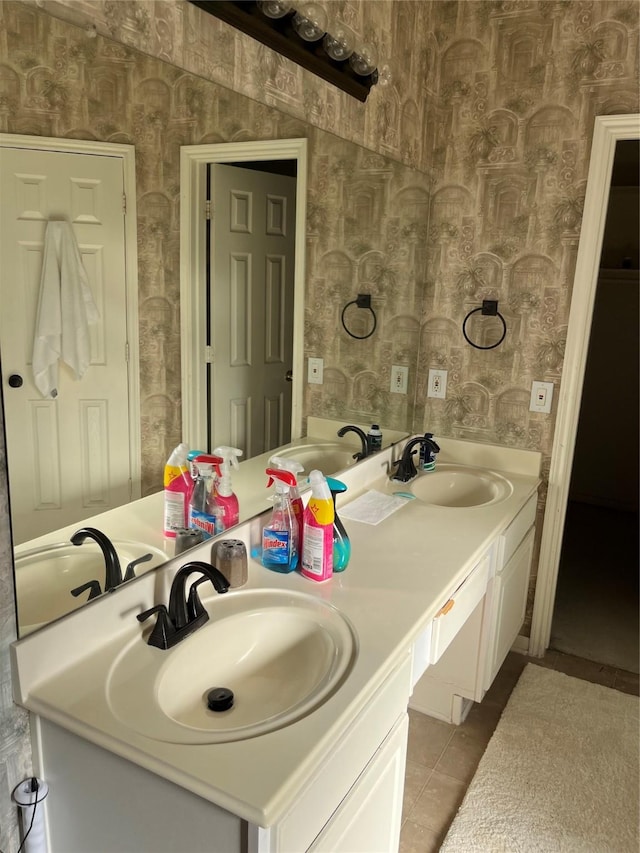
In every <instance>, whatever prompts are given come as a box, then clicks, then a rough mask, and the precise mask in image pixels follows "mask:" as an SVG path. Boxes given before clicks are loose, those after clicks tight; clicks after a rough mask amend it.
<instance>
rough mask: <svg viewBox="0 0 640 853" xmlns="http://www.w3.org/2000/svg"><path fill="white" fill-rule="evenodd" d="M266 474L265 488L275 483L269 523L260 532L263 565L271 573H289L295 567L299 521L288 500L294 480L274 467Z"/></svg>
mask: <svg viewBox="0 0 640 853" xmlns="http://www.w3.org/2000/svg"><path fill="white" fill-rule="evenodd" d="M267 474H268V475H269V479H268V481H267V488H269V486H271V485H272V484H273V483H275V486H276V493H275V495H274V499H273V511H272V513H271V520H270V521H269V523H268V524H267V526H266V527H265V528H264V529H263V531H262V565H263V566H265V568H267V569H271V570H272V571H274V572H282V573H288V572H292V571H294V569H296V567H297V565H298V548H297V543H298V522H297V521H296V517H295V514H294V512H293V508H292V506H291V500H290V498H289V490H290V488H291V487H292V486H295V484H296V478H295V476H294V475H293V474H290V473H289V472H288V471H278V469H277V468H267Z"/></svg>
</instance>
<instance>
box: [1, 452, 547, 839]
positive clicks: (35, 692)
mask: <svg viewBox="0 0 640 853" xmlns="http://www.w3.org/2000/svg"><path fill="white" fill-rule="evenodd" d="M440 444H441V448H442V451H441V455H440V457H439V458H441V459H442V460H443V461H445V462H446V461H456V462H461V463H464V464H475V465H479V466H482V467H490V468H491V469H493V470H496V471H500V472H502V473H506V472H508V478H509V480H510V481H511V483H512V485H513V492H512V494H511V496H510V497H509V498H507V499H506V500H504V501H502V502H500V503H495V504H488V505H485V506H481V507H471V508H465V509H462V508H448V507H438V506H427V505H425V504H423V503H421V502H419V501H417V500H415V501H409V502H407V504H406V505H405V506H403V507H401V508H400V509H399V510H397V511H396V512H395V513H394V514H392V515H391V516H390V517H388V518H387V519H385V520H384V521H383V522H381V523H380V524H378V525H375V526H374V525H370V524H364V523H359V522H355V521H346V520H345V521H344V524H345V527H346V528H347V531H348V534H349V537H350V539H351V544H352V558H351V562H350V564H349V566H348V567H347V569H346V571H345V572H343V573H341V574H336V575H334V576H333V578H332V579H331V580H330V581H327V582H325V583H322V584H317V583H314V582H313V581H309V580H307V579H305V578H303V577H302V576H300V575H299V574H297V573H293V574H288V575H280V574H277V573H274V572H270V571H269V570H267V569H265V568H263V567H262V566H261V565H260V564H259V563H258V562H256V561H250V568H249V582H248V584H247V585H246V586H245V587H242V588H241V589H240V590H238V591H233V590H232V591H230V592H229V593H227V594H228V595H235V594H242V591H243V590H245V589H247V588H280V589H289V590H296V591H300V592H305V593H311V594H314V595H317V596H319V597H320V598H322V599H323V600H324V601H326V602H329V603H330V604H332V605H334V606H335V607H336V608H337V609H338V610H339V611H340V612H341V613H342V614H343V615H344V616H345V617H346V618H347V619H348V620H349V622H350V623H351V625H352V626H353V629H354V631H355V634H356V636H357V643H358V653H357V657H356V660H355V663H354V665H353V669H352V671H351V672H350V674H349V675H348V677H347V679H346V681H345V682H344V684H343V685H342V686H341V687H340V689H339V690H337V692H336V693H335V694H334V695H333V696H331V697H330V698H329V699H328V700H327V701H326V702H325V703H324V704H323V705H321V706H320V707H319V708H318V709H316V710H315V711H313V712H312V713H311V714H309V715H308V716H307V717H304V718H303V719H301V720H299V721H297V722H295V723H293V724H291V725H289V726H287V727H286V728H283V729H280V730H278V731H274V732H271V733H270V734H266V735H262V736H260V737H257V738H253V739H250V740H244V741H237V742H232V743H222V744H211V745H199V746H184V745H176V744H169V743H164V742H160V741H155V740H151V739H149V738H146V737H144V736H142V735H139V734H137V733H136V732H135V731H133V730H131V729H129V728H128V727H126V726H125V725H123V724H122V723H120V722H119V721H118V720H117V719H116V718H115V717H114V716H113V715H112V714H111V712H110V711H109V708H108V703H107V701H106V689H105V685H106V682H107V677H108V672H109V669H110V666H111V665H112V663H113V661H114V658H115V656H116V654H117V652H118V650H119V649H121V648H122V647H123V646H124V644H125V641H126V639H127V638H128V637H132V636H134V635H135V634H136V632H137V633H141V631H142V629H141V626H139V625H138V623H137V621H136V619H135V615H136V614H137V613H139V612H141V611H142V610H143V609H145V608H147V607H150V606H151V605H152V604H154V603H158V602H161V601H164V602H166V601H167V597H168V587H169V585H170V582H171V578H172V576H173V574H174V572H175V569H176V568H177V566H178V565H179V564H180V563H182V562H185V560H184V555H183V556H182V557H181V558H178V560H175V561H172V562H170V563H169V564H168V565H167V566H166V567H165V568H164V569H162V568H160V569H158V570H157V571H156V572H152V573H149V574H147V575H144V576H142V577H140V578H139V579H137V580H136V581H135V582H133V583H130V584H126V585H124V586H123V587H120V588H119V589H118V590H117V591H116V593H114V594H113V595H110V596H103V597H102V598H101V599H99V600H97V601H96V602H95V603H91V604H89V605H87V606H86V607H84V608H82V609H81V610H78V611H76V612H75V613H73V614H71V615H70V616H68V617H66V618H64V619H63V620H61V621H59V622H57V623H54V624H52V625H50V626H48V627H46V628H43V629H42V630H41V631H37V632H35V633H34V634H32V635H30V636H29V637H27V638H25V639H24V640H21V641H19V642H17V643H15V644H14V645H13V647H12V657H13V661H12V664H13V667H12V668H13V673H14V696H15V698H16V701H18V702H19V703H20V704H22V705H24V706H25V707H27V708H28V709H30V710H31V711H33V712H35V713H37V714H40V715H42V716H43V717H45V718H47V719H50V720H52V721H53V722H55V723H58V724H59V725H61V726H62V727H64V728H66V729H68V730H70V731H72V732H75V733H76V734H78V735H80V736H82V737H85V738H87V739H88V740H90V741H92V742H94V743H96V744H98V745H100V746H103V747H104V748H106V749H108V750H110V751H112V752H114V753H116V754H118V755H120V756H123V757H125V758H127V759H129V760H131V761H133V762H135V763H137V764H139V765H141V766H143V767H145V768H147V769H149V770H151V771H153V772H157V773H158V774H160V775H162V776H163V777H164V778H166V779H169V780H171V781H173V782H175V783H176V784H178V785H181V786H182V787H184V788H186V789H188V790H190V791H193V792H194V793H196V794H198V795H200V796H202V797H203V798H205V799H207V800H210V801H211V802H214V803H216V804H218V805H219V806H221V807H223V808H225V809H228V810H229V811H230V812H232V813H234V814H236V815H239V816H240V817H242V818H244V819H246V820H248V821H250V822H252V823H255V824H258V825H260V826H271V825H273V824H274V823H275V822H277V821H278V820H279V819H280V818H281V817H282V816H283V815H284V814H285V813H286V811H287V810H288V808H290V806H291V805H292V803H294V802H295V799H296V797H297V795H298V792H299V791H300V788H301V786H302V785H304V784H305V782H306V781H308V780H309V779H310V778H311V776H312V775H313V773H314V772H315V770H316V769H317V767H318V766H319V764H320V762H321V761H322V760H323V759H324V757H325V756H326V755H328V754H329V753H330V751H331V749H332V747H333V746H334V745H335V743H336V742H337V740H338V739H339V738H340V737H341V736H342V735H343V734H344V733H345V732H347V731H348V729H349V727H350V725H351V724H352V723H353V720H354V718H355V716H356V715H357V714H358V712H359V711H360V710H362V709H363V708H364V707H365V706H366V705H367V704H368V703H369V702H370V701H371V700H372V699H373V698H374V697H375V695H376V691H377V690H378V689H379V687H380V685H381V684H382V683H383V681H384V680H385V678H386V677H387V676H388V675H389V673H390V672H392V670H393V669H394V667H395V666H396V665H397V664H398V662H399V661H400V660H402V658H403V657H404V656H405V655H406V654H407V653H408V650H409V649H410V647H411V644H412V642H413V641H414V640H415V638H416V637H417V636H418V634H419V632H420V631H421V630H422V629H423V628H424V627H425V626H426V625H427V624H428V622H429V620H430V619H431V618H433V616H434V615H435V613H436V612H437V610H438V609H439V608H440V606H441V605H442V604H443V603H444V602H446V600H447V599H448V597H449V595H450V593H451V592H453V591H454V590H455V589H456V587H457V586H458V585H459V584H460V583H461V582H462V580H464V578H465V577H466V575H467V574H468V573H469V571H470V570H471V569H472V568H473V566H474V565H475V564H476V562H477V560H478V559H479V558H480V557H481V556H482V554H483V553H484V551H485V550H486V548H487V547H488V546H489V545H490V544H491V543H492V541H493V540H494V539H495V538H496V536H497V535H498V534H499V533H500V532H501V531H502V530H503V529H504V528H505V527H506V526H507V525H508V524H509V522H510V521H511V520H512V519H513V518H514V517H515V515H516V514H517V513H518V511H519V510H520V509H521V508H522V507H523V506H524V505H525V503H526V502H527V500H528V499H529V498H530V496H531V495H532V494H533V493H534V492H535V490H536V488H537V485H538V483H539V479H538V473H539V465H540V455H539V454H538V453H530V452H527V451H517V450H510V449H504V448H496V447H492V446H488V445H475V444H472V443H470V442H459V441H453V440H441V441H440ZM398 456H399V448H398V447H395V448H389V449H388V450H385V451H382V452H381V453H378V454H376V455H375V456H372V457H370V458H369V459H367V460H365V461H364V462H362V463H360V464H359V465H358V466H356V467H355V468H354V469H353V470H349V471H348V472H347V474H344V475H341V479H343V480H344V481H345V482H347V484H348V485H349V493H348V495H346V496H345V501H346V500H347V499H352V498H353V497H355V496H356V495H357V494H359V493H360V492H362V491H363V490H366V489H378V490H380V491H388V490H389V489H388V474H387V471H388V465H389V460H390V459H396V458H398ZM426 476H428V475H426ZM398 488H401V487H398ZM339 506H340V504H339ZM262 524H264V520H263V521H262ZM262 524H261V523H260V521H259V520H257V519H256V520H254V521H253V522H250V523H247V524H245V525H242V526H241V527H238V528H236V529H234V531H233V536H234V537H236V538H243V539H244V540H245V542H246V543H247V544H248V545H250V544H251V542H252V541H253V542H254V543H255V542H256V541H257V537H258V536H259V532H260V529H261V526H262ZM223 536H224V534H223ZM221 538H222V537H221ZM208 555H209V544H207V543H205V544H204V545H202V546H199V547H197V548H194V549H193V550H192V551H190V552H189V557H190V558H193V559H198V558H200V559H207V558H208ZM207 604H208V605H209V604H210V613H211V618H212V619H215V604H216V601H215V597H213V598H211V599H207ZM80 637H81V638H82V641H81V646H82V648H78V646H79V642H78V639H79V638H80ZM184 642H185V643H188V642H189V639H186V640H185V641H184ZM218 653H219V654H224V649H220V650H218ZM159 654H167V653H165V652H160V651H159Z"/></svg>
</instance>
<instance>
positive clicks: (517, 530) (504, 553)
mask: <svg viewBox="0 0 640 853" xmlns="http://www.w3.org/2000/svg"><path fill="white" fill-rule="evenodd" d="M537 506H538V493H537V492H536V494H535V495H532V496H531V497H530V498H529V500H528V501H527V502H526V504H525V505H524V506H523V507H522V509H521V510H520V512H519V513H518V514H517V515H516V517H515V518H514V519H513V521H512V522H511V524H510V525H509V526H508V527H507V529H506V530H505V531H504V533H502V534H501V535H500V536H499V537H498V565H497V569H498V571H500V570H501V568H502V567H503V566H506V564H507V563H508V562H509V560H510V559H511V557H512V555H513V554H514V553H515V551H516V548H517V547H518V545H519V544H520V543H521V542H522V540H523V539H524V537H525V534H526V533H527V531H528V530H529V528H530V527H531V525H532V524H533V522H534V521H535V520H536V508H537Z"/></svg>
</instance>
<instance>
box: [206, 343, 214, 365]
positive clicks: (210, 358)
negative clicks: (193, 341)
mask: <svg viewBox="0 0 640 853" xmlns="http://www.w3.org/2000/svg"><path fill="white" fill-rule="evenodd" d="M204 361H205V364H213V347H212V346H206V347H205V348H204Z"/></svg>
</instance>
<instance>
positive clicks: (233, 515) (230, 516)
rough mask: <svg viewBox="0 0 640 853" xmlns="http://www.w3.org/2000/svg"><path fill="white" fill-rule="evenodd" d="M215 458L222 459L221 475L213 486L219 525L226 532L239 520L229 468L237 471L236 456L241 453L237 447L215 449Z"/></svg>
mask: <svg viewBox="0 0 640 853" xmlns="http://www.w3.org/2000/svg"><path fill="white" fill-rule="evenodd" d="M213 452H214V455H215V456H219V457H220V458H221V459H222V464H221V466H220V470H221V472H222V473H221V475H220V476H219V477H218V478H217V479H216V481H215V484H214V494H215V499H216V503H217V504H218V508H219V510H220V523H221V525H222V529H223V530H228V529H229V527H233V525H234V524H237V523H238V521H239V520H240V506H239V504H238V498H237V496H236V495H235V494H234V492H233V489H232V488H231V468H232V467H233V468H235V469H236V471H237V470H238V456H242V451H241V450H238V448H237V447H226V446H223V447H216V449H215V450H214V451H213Z"/></svg>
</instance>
